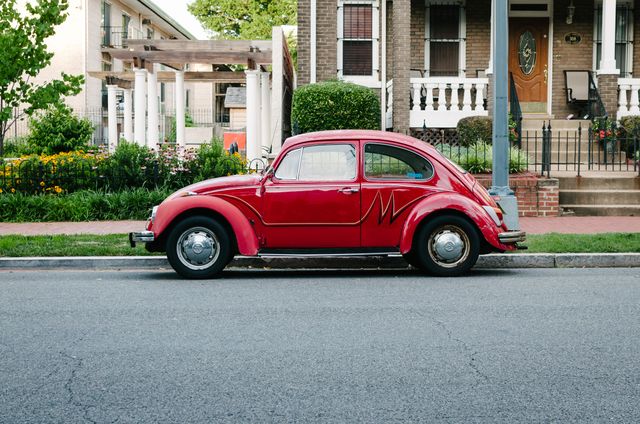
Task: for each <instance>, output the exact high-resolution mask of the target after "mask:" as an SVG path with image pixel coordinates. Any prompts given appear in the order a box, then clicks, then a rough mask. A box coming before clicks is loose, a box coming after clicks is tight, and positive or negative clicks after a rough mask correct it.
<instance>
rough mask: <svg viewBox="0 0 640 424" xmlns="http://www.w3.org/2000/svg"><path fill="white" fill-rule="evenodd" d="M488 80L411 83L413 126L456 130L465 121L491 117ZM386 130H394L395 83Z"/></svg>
mask: <svg viewBox="0 0 640 424" xmlns="http://www.w3.org/2000/svg"><path fill="white" fill-rule="evenodd" d="M488 86H489V79H488V78H456V77H451V78H449V77H431V78H411V79H410V81H409V87H408V88H409V98H410V102H411V103H410V110H409V126H410V127H411V128H423V127H426V128H453V127H455V126H456V125H457V124H458V121H459V120H460V119H462V118H466V117H470V116H489V110H488V107H487V88H488ZM386 92H387V102H386V115H385V116H386V127H387V129H389V128H392V127H393V92H394V87H393V80H391V81H389V82H388V83H387V87H386Z"/></svg>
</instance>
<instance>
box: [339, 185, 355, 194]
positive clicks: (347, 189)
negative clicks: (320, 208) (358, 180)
mask: <svg viewBox="0 0 640 424" xmlns="http://www.w3.org/2000/svg"><path fill="white" fill-rule="evenodd" d="M359 191H360V189H358V188H353V187H344V188H340V189H338V192H339V193H343V194H352V193H357V192H359Z"/></svg>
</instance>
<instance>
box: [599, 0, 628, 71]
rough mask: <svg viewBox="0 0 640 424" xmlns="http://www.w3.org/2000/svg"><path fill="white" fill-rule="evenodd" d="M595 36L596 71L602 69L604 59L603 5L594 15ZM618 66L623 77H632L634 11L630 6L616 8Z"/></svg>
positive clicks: (616, 54)
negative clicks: (602, 58) (601, 60)
mask: <svg viewBox="0 0 640 424" xmlns="http://www.w3.org/2000/svg"><path fill="white" fill-rule="evenodd" d="M594 19H595V24H594V28H595V34H594V36H593V42H594V49H595V52H594V58H595V63H594V69H598V68H600V58H601V57H602V4H600V5H597V6H596V10H595V13H594ZM615 57H616V66H617V67H618V69H620V76H621V77H631V74H632V71H633V9H632V8H631V7H630V5H629V4H622V5H621V4H620V3H618V6H617V7H616V51H615Z"/></svg>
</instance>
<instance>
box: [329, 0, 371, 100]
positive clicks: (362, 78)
mask: <svg viewBox="0 0 640 424" xmlns="http://www.w3.org/2000/svg"><path fill="white" fill-rule="evenodd" d="M345 5H361V6H371V26H372V28H371V75H343V73H342V71H343V54H342V51H343V48H342V42H343V41H345V40H344V6H345ZM337 24H338V26H337V30H338V31H337V32H338V55H337V56H338V63H337V65H338V66H337V69H338V79H340V80H343V81H348V82H353V83H355V84H359V85H363V86H365V87H369V88H380V87H381V86H382V85H381V84H380V1H379V0H338V12H337ZM347 41H348V40H347Z"/></svg>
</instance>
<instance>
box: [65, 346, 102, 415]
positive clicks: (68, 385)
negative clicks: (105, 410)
mask: <svg viewBox="0 0 640 424" xmlns="http://www.w3.org/2000/svg"><path fill="white" fill-rule="evenodd" d="M60 355H62V356H63V357H65V358H67V359H69V360H71V361H73V362H74V365H73V368H72V369H71V375H69V378H68V379H67V381H66V382H65V383H64V389H65V391H66V392H67V394H68V396H69V398H68V400H67V403H68V404H71V405H73V406H75V407H76V408H79V409H80V410H81V411H82V417H83V418H84V420H85V421H87V422H90V423H93V424H97V421H95V420H93V419H92V418H91V417H90V416H89V408H92V407H93V406H94V405H85V404H84V403H82V402H81V401H80V400H79V399H78V397H77V396H76V393H75V392H74V391H73V387H72V386H73V382H74V380H75V379H76V376H77V373H78V371H79V370H80V369H81V368H82V364H83V361H84V360H83V359H82V358H78V357H75V356H72V355H69V354H67V353H66V352H60Z"/></svg>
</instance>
